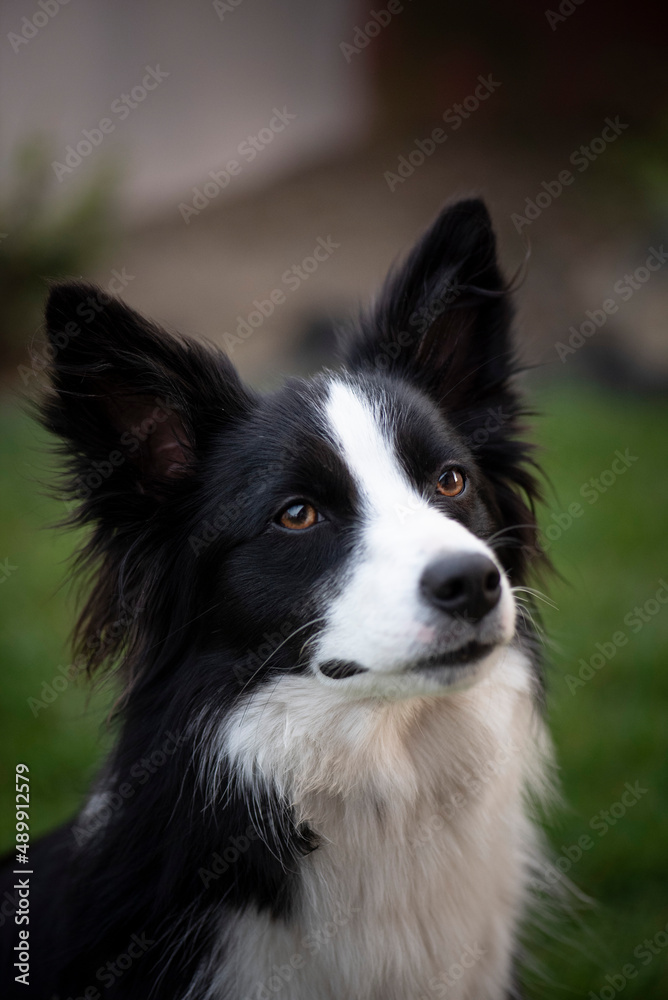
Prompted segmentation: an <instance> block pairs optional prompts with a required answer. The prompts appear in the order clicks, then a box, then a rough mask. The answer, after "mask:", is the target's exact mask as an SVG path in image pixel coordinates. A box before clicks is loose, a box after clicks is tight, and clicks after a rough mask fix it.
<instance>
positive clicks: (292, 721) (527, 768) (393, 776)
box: [198, 381, 549, 1000]
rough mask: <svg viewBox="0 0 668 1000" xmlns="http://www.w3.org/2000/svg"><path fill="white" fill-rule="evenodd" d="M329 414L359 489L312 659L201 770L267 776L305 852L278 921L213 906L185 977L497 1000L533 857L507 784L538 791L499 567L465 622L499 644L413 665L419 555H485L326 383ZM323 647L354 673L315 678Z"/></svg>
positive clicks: (518, 797) (212, 996) (418, 626)
mask: <svg viewBox="0 0 668 1000" xmlns="http://www.w3.org/2000/svg"><path fill="white" fill-rule="evenodd" d="M326 414H327V419H328V421H329V426H330V428H331V437H332V440H333V441H334V442H335V444H336V446H337V448H338V450H339V453H340V454H341V455H342V457H343V459H344V461H345V462H346V464H347V466H348V468H349V470H350V472H351V474H352V476H353V477H354V479H355V482H356V484H357V487H358V490H359V491H360V494H361V496H362V498H363V528H362V532H361V542H360V544H359V547H358V549H357V551H356V552H355V553H354V554H353V556H352V559H351V561H350V563H349V566H348V568H347V570H346V574H345V577H344V579H343V580H342V581H338V584H337V586H336V588H335V589H334V590H333V591H332V594H331V599H330V600H329V604H328V605H327V614H326V619H325V624H324V626H323V630H322V632H321V634H320V635H319V637H318V639H317V641H316V643H315V644H314V647H313V653H312V661H311V666H312V670H310V671H308V672H306V673H304V674H299V675H286V676H283V677H282V678H280V680H278V682H277V683H275V684H270V685H268V686H263V687H261V688H260V689H258V690H257V691H255V692H254V693H252V694H251V695H249V696H248V697H247V698H245V699H244V700H243V702H242V703H241V704H240V705H239V706H238V708H237V710H236V711H235V713H234V715H233V716H232V717H231V718H230V719H228V720H227V721H226V723H225V724H224V726H223V727H222V728H221V729H220V730H218V731H217V732H215V733H213V734H211V746H210V751H209V758H208V764H207V770H206V773H205V774H203V780H204V781H205V782H206V783H207V784H208V787H209V789H210V790H212V792H213V793H214V794H215V791H216V790H217V788H218V785H219V782H220V776H221V775H222V773H224V765H225V766H227V765H229V764H231V765H232V768H233V770H234V771H235V773H236V777H237V778H238V779H239V780H240V781H241V783H242V785H244V786H245V787H246V789H247V794H248V795H249V797H250V798H251V799H253V797H254V796H255V795H257V794H258V792H259V791H260V790H261V789H263V788H270V789H273V790H274V791H276V792H277V793H278V794H279V795H281V796H284V797H285V799H286V800H287V801H288V802H289V803H290V805H291V806H292V808H293V810H294V814H295V817H296V820H297V822H299V823H306V824H308V826H309V828H310V829H311V830H312V831H314V833H315V835H316V836H317V838H318V840H319V847H318V848H317V850H315V851H314V852H313V853H311V854H309V855H307V856H306V857H303V858H301V859H298V860H295V862H294V864H295V875H296V897H297V898H296V906H295V913H294V916H293V917H292V918H291V919H290V920H288V921H284V920H273V919H272V918H271V917H270V916H268V915H266V914H258V913H257V912H256V910H255V909H253V908H251V909H248V910H247V911H245V912H244V913H243V914H242V915H241V916H239V915H238V914H235V915H234V918H233V919H231V920H230V919H227V920H225V921H224V922H223V924H222V925H221V927H222V928H223V929H221V935H220V940H219V945H218V950H217V951H216V953H215V954H214V955H213V956H212V957H211V962H210V964H208V965H207V966H206V967H203V968H202V970H201V978H200V980H199V981H198V985H199V984H201V983H203V982H204V981H208V982H209V983H211V984H212V985H210V987H209V992H208V994H207V995H208V998H209V1000H219V998H222V997H228V996H230V997H234V998H235V1000H262V998H266V997H273V996H279V997H284V998H286V1000H343V998H350V1000H422V998H428V1000H431V998H436V997H443V996H445V997H447V998H448V1000H501V998H505V997H506V995H507V990H508V988H509V982H510V962H511V958H512V949H513V943H514V941H515V939H516V931H517V926H518V922H519V920H520V918H521V915H522V912H523V909H524V906H525V903H526V885H527V884H528V875H529V869H530V867H531V866H532V864H533V859H534V858H536V856H537V853H538V852H537V848H536V841H537V837H536V835H535V832H534V830H533V827H532V825H531V823H530V821H529V819H528V818H527V811H526V803H525V801H524V799H525V794H526V792H527V791H528V790H531V789H533V790H535V791H538V792H540V791H541V790H542V788H543V785H544V783H545V779H544V774H545V769H544V762H545V759H546V757H547V756H549V748H548V743H547V737H546V734H545V731H544V729H543V726H542V723H541V722H540V720H539V719H538V717H537V716H536V714H535V712H534V709H533V704H534V698H533V691H532V676H533V675H532V673H531V667H530V664H529V662H528V660H527V658H526V657H525V656H524V655H523V654H522V653H521V652H519V651H518V650H517V649H516V648H515V647H514V646H513V645H512V637H513V634H514V627H515V604H514V599H513V596H512V593H511V591H510V587H509V585H508V581H507V580H506V578H505V576H503V575H502V597H501V600H500V602H499V605H498V606H497V609H495V611H494V612H492V613H490V614H489V615H488V616H486V619H487V618H489V619H490V622H487V621H486V620H485V621H483V622H482V623H480V624H479V625H478V626H477V627H476V629H475V635H476V637H477V638H479V639H482V641H496V642H497V647H496V649H495V650H494V652H492V653H491V654H490V655H488V656H487V657H486V658H485V660H484V661H483V662H482V663H481V664H478V665H476V666H474V667H470V668H462V670H461V671H460V672H459V673H457V672H455V676H456V677H457V681H458V683H457V684H456V685H454V686H452V685H450V686H449V682H448V680H447V679H445V678H441V679H440V680H437V679H434V678H433V677H431V676H429V677H425V676H424V675H415V674H414V673H413V672H411V670H410V666H411V662H412V661H414V660H415V659H419V658H422V657H424V656H425V655H428V654H429V651H430V649H433V648H434V643H435V642H436V641H437V639H438V629H439V622H438V613H437V612H434V611H432V610H431V609H430V608H429V607H428V605H427V604H426V602H424V601H423V599H422V598H421V596H420V590H419V580H420V577H421V574H422V572H423V571H424V569H425V568H426V566H427V565H428V564H429V563H430V562H431V561H432V560H434V559H437V558H439V557H442V556H444V555H447V554H448V553H461V552H483V553H485V554H486V555H488V556H489V557H490V558H494V557H493V554H492V553H491V551H490V550H489V549H488V547H487V546H486V545H485V544H484V543H483V542H482V541H481V540H480V539H478V538H476V537H475V536H474V535H473V534H472V533H471V532H470V531H468V530H467V529H466V528H465V527H463V526H462V525H461V524H459V523H458V522H457V521H454V520H453V519H451V518H448V517H446V516H444V515H443V514H442V513H440V512H439V511H438V510H437V509H435V508H434V507H433V506H432V505H431V504H430V503H429V502H428V501H427V499H426V498H425V497H423V496H420V495H419V494H418V493H417V492H416V490H415V489H414V488H413V487H412V486H411V484H410V482H409V480H408V478H407V476H406V475H405V474H404V472H403V471H402V469H401V466H400V464H399V461H398V459H397V456H396V454H395V453H394V449H393V446H392V443H391V438H390V435H389V434H388V433H387V432H386V429H384V427H383V414H382V412H380V411H379V410H378V409H376V408H375V407H374V405H373V404H372V403H371V402H370V401H369V400H368V399H366V398H365V397H364V396H363V395H362V394H361V393H359V392H358V391H356V390H355V389H353V388H352V387H351V386H350V385H349V384H347V383H344V382H341V381H334V382H333V383H332V384H331V387H330V393H329V397H328V399H327V403H326ZM486 629H487V630H488V631H487V633H486V632H485V630H486ZM469 638H470V636H466V637H465V638H464V639H463V640H462V641H461V642H457V643H455V644H454V646H455V648H456V647H457V646H459V645H463V643H464V642H465V641H468V639H469ZM329 659H335V660H351V661H354V662H356V663H360V664H362V665H363V666H364V667H366V669H367V673H365V674H364V675H362V676H361V677H357V676H355V677H351V678H346V679H343V680H334V679H327V678H325V677H323V676H322V675H321V674H320V672H319V671H318V670H317V665H318V664H320V663H323V662H324V661H326V660H329ZM443 673H444V674H445V675H447V674H448V671H444V672H443ZM351 696H352V697H351Z"/></svg>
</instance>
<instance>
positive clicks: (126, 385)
mask: <svg viewBox="0 0 668 1000" xmlns="http://www.w3.org/2000/svg"><path fill="white" fill-rule="evenodd" d="M46 325H47V333H48V337H49V341H50V345H51V356H52V359H53V360H52V364H51V371H50V380H51V385H52V387H53V391H52V392H51V393H50V395H49V396H48V398H47V399H46V401H45V402H44V403H43V406H42V415H43V421H44V423H45V424H46V426H47V427H48V429H49V430H51V431H52V432H53V433H55V434H57V435H58V436H60V438H62V439H63V441H64V447H63V449H62V450H63V451H64V452H65V453H66V455H67V456H68V460H69V463H70V470H69V471H70V473H71V478H70V479H69V483H68V492H69V494H70V497H71V499H72V500H73V501H74V502H75V503H76V502H80V501H85V504H84V508H85V510H84V517H88V518H92V517H99V516H100V515H102V514H105V513H106V514H107V515H109V514H111V513H112V512H116V513H119V512H120V511H121V510H122V508H123V505H124V504H125V503H128V502H129V501H131V500H132V498H133V497H134V498H135V501H136V503H138V504H139V506H142V505H143V506H144V508H146V506H147V505H151V504H156V503H158V502H160V500H161V499H163V498H164V496H165V495H167V493H168V492H169V491H170V489H172V488H174V486H175V485H178V480H180V479H182V478H183V477H186V476H188V475H189V474H190V473H191V472H192V471H193V470H194V468H195V466H196V461H197V456H198V454H199V452H200V451H201V449H202V448H203V447H204V446H205V444H206V440H207V437H208V436H209V435H211V434H212V433H213V432H214V431H215V430H216V429H217V428H219V427H220V426H221V425H222V424H224V423H225V422H227V421H231V420H234V419H235V418H238V417H239V416H240V415H241V414H242V413H244V412H246V411H247V409H248V406H249V403H250V400H249V396H248V394H247V393H246V391H245V390H244V389H243V387H242V385H241V383H240V381H239V378H238V376H237V374H236V372H235V370H234V368H233V366H232V365H231V363H230V362H229V361H228V359H227V358H226V357H225V356H224V355H223V354H222V353H220V352H216V351H214V350H211V349H208V348H205V347H204V346H202V345H199V344H196V343H195V342H193V341H190V340H186V339H185V338H184V339H177V338H176V337H172V336H170V335H168V334H167V333H165V332H164V331H163V330H161V329H159V328H158V327H156V326H154V325H153V324H152V323H149V322H148V321H147V320H145V319H144V318H143V317H142V316H140V315H139V314H138V313H136V312H134V311H133V310H132V309H130V308H128V306H126V305H124V304H123V303H122V302H120V301H119V300H117V299H113V298H111V297H110V296H109V295H107V294H106V293H104V292H102V291H101V290H100V289H96V288H95V287H93V286H91V285H85V284H78V283H73V284H63V285H57V286H55V287H54V288H53V289H52V291H51V294H50V296H49V300H48V304H47V307H46Z"/></svg>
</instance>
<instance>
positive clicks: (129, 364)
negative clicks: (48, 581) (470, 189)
mask: <svg viewBox="0 0 668 1000" xmlns="http://www.w3.org/2000/svg"><path fill="white" fill-rule="evenodd" d="M510 322H511V307H510V303H509V294H508V290H507V287H506V285H505V283H504V281H503V279H502V277H501V274H500V272H499V269H498V265H497V261H496V249H495V239H494V235H493V232H492V228H491V224H490V220H489V216H488V214H487V211H486V209H485V207H484V206H483V204H482V203H481V202H479V201H475V200H469V201H463V202H459V203H457V204H455V205H453V206H451V207H449V208H447V209H445V210H444V211H443V212H442V214H441V215H440V216H439V218H438V219H437V221H436V222H435V223H434V225H433V226H432V228H431V229H430V230H429V231H428V232H427V233H426V234H425V235H424V237H423V238H422V239H421V241H420V242H419V243H418V245H417V246H416V248H415V249H414V250H413V251H412V253H411V254H410V256H409V257H408V259H407V260H406V261H405V263H404V264H403V265H401V266H400V267H399V268H398V269H396V271H394V272H393V273H392V274H391V275H390V277H389V279H388V281H387V283H386V286H385V288H384V290H383V292H382V294H381V295H380V297H379V299H378V302H377V304H376V305H375V306H374V307H373V309H371V310H370V311H369V312H368V313H367V314H365V315H364V316H363V317H361V318H360V320H359V322H358V323H357V324H356V326H355V328H354V329H353V330H351V332H350V335H349V337H348V342H347V344H346V346H345V347H344V349H343V364H342V366H341V368H340V369H337V370H334V371H326V372H324V373H322V374H320V375H317V376H315V377H314V378H311V379H309V380H299V379H292V380H289V381H287V382H286V384H285V385H284V387H283V388H281V389H279V390H278V391H276V392H274V393H271V394H269V395H264V396H259V395H257V394H256V393H255V392H254V391H252V390H251V389H249V388H248V387H246V386H244V385H242V383H241V382H240V380H239V378H238V376H237V374H236V372H235V370H234V368H233V366H232V365H231V363H230V361H229V360H228V359H227V358H226V357H225V356H223V355H222V354H221V353H220V352H219V351H217V350H215V349H213V348H208V347H204V346H201V345H198V344H196V343H194V342H192V341H189V340H186V339H181V338H179V339H177V338H175V337H172V336H168V335H167V334H166V333H164V332H163V331H162V330H160V329H158V328H156V327H155V326H153V325H152V324H150V323H148V322H147V321H146V320H144V319H143V318H141V317H140V316H138V315H137V314H136V313H135V312H133V311H132V310H130V309H129V308H127V307H126V306H125V305H123V304H122V303H120V302H118V301H116V300H113V301H107V300H106V299H105V300H104V301H103V299H102V297H101V296H100V294H99V293H98V292H96V290H95V289H94V288H91V287H88V286H84V285H79V284H70V285H60V286H57V287H55V288H54V289H53V290H52V292H51V296H50V299H49V304H48V307H47V328H48V333H49V337H50V338H51V343H52V345H53V353H54V360H53V365H52V372H51V381H52V390H51V392H50V395H49V397H48V399H47V400H46V401H45V402H44V404H43V407H42V414H43V420H44V422H45V423H46V425H47V426H48V427H49V429H50V430H51V431H52V432H54V433H55V434H56V435H58V436H59V438H60V439H61V441H62V443H63V451H64V453H65V456H66V460H67V470H68V471H67V474H66V478H65V482H64V486H65V495H66V496H67V497H68V498H69V500H70V502H72V501H77V503H76V504H75V507H76V520H77V522H78V523H84V524H87V525H90V526H91V528H92V531H91V534H90V536H89V540H88V542H87V546H86V548H85V549H84V551H83V553H82V556H81V562H82V564H83V568H84V569H85V570H88V571H89V572H90V573H91V574H92V590H91V597H90V600H89V603H88V605H87V607H86V609H85V611H84V614H83V616H82V619H81V621H80V624H79V642H80V647H81V649H83V651H84V652H85V654H86V657H87V660H88V664H89V669H90V671H91V672H92V671H93V670H96V669H99V668H101V667H102V666H104V665H105V664H114V665H115V666H116V669H117V672H118V679H119V681H120V684H121V694H120V697H119V700H118V702H117V707H116V716H115V717H116V725H117V727H118V733H117V740H116V744H115V748H114V750H113V751H112V753H111V756H110V757H109V759H108V760H107V762H106V764H105V766H104V768H103V770H102V772H101V775H100V777H99V779H98V781H97V783H96V787H95V788H94V790H93V792H92V794H91V796H90V798H89V801H88V802H87V804H86V805H85V807H84V809H83V811H82V813H81V814H80V815H79V816H78V817H77V818H76V819H75V820H74V821H73V822H72V823H71V824H68V825H67V826H66V827H64V828H63V829H61V830H59V831H57V832H55V833H54V834H52V835H50V836H49V837H47V838H46V839H44V840H43V841H41V842H40V843H39V844H38V845H36V846H35V847H34V848H33V855H32V862H33V868H34V872H35V874H34V876H33V894H32V907H31V912H32V914H33V917H32V922H31V929H30V933H31V948H32V954H33V955H34V956H35V958H34V963H33V969H32V986H31V988H30V990H29V991H26V990H24V989H23V988H19V987H15V988H14V989H15V992H16V995H21V996H26V995H30V996H35V997H45V998H51V997H56V996H57V997H59V998H63V1000H64V998H67V997H80V996H89V995H90V996H95V994H94V993H90V994H86V993H85V990H86V989H89V988H90V989H91V990H92V989H97V990H98V991H99V996H100V997H103V998H104V1000H109V998H115V997H123V998H132V1000H135V998H136V1000H149V998H151V997H157V998H170V1000H171V998H174V1000H223V998H225V1000H250V998H253V1000H259V998H265V997H274V996H278V997H283V998H285V1000H288V998H290V1000H343V998H350V1000H418V998H423V997H426V998H432V997H443V996H445V997H448V998H451V1000H501V998H508V997H510V996H518V995H519V992H518V987H517V981H516V979H515V963H516V959H517V956H518V951H519V945H518V934H519V930H520V927H521V924H522V921H523V918H524V916H525V914H526V911H527V906H528V903H529V898H528V888H527V887H528V885H529V882H530V879H531V871H532V866H534V865H535V863H536V860H537V858H538V856H539V846H538V837H537V834H536V832H535V830H534V827H533V825H532V822H531V819H530V807H529V805H528V797H530V796H531V795H532V794H537V795H539V796H540V795H542V794H543V793H544V791H545V788H546V786H547V784H548V782H547V781H546V777H545V775H546V768H547V767H549V741H548V739H547V736H546V732H545V728H544V723H543V720H542V715H541V708H540V703H541V678H540V668H539V664H538V659H537V653H536V643H535V637H534V635H533V630H532V626H531V621H532V619H531V616H530V615H528V614H527V613H526V611H525V607H526V604H525V603H524V602H525V600H526V598H527V596H528V592H523V595H522V598H521V599H518V597H517V596H516V593H517V588H520V589H521V588H522V587H523V585H524V584H525V582H526V580H527V576H528V571H529V565H530V563H531V561H532V560H536V559H537V558H539V553H538V550H537V543H536V529H535V521H534V516H533V502H534V499H535V498H536V496H537V489H536V485H535V481H534V478H533V475H532V462H531V459H530V450H529V447H528V446H527V445H526V444H525V443H523V442H522V440H521V425H520V421H521V413H522V410H521V403H520V401H519V400H518V396H517V393H516V390H515V388H514V387H513V385H512V378H513V375H514V371H515V365H514V362H513V356H512V347H511V343H510ZM112 453H113V457H111V456H112ZM103 463H106V465H104V464H103ZM453 466H454V467H456V468H457V469H458V470H460V472H461V473H462V474H463V475H464V477H465V482H466V487H465V489H464V491H463V492H462V494H461V495H459V496H456V497H446V496H442V495H441V494H440V493H439V492H438V489H437V484H438V481H439V476H441V474H442V472H443V470H444V469H446V468H449V467H453ZM95 470H97V472H98V476H97V479H91V472H92V471H95ZM98 480H99V483H98ZM91 482H94V483H96V484H97V485H95V486H94V487H92V486H91ZM83 484H85V485H83ZM305 502H308V503H309V504H311V505H312V506H313V507H314V508H315V509H317V511H318V512H319V520H318V521H317V522H316V523H314V524H313V526H312V527H309V528H306V529H303V530H293V529H291V528H288V527H285V526H283V525H282V524H281V523H279V521H277V518H280V515H281V512H282V511H283V510H284V509H285V508H286V507H287V506H290V504H293V505H295V504H296V505H298V504H299V503H302V504H303V503H305ZM472 557H480V559H482V560H483V562H484V563H485V564H486V565H487V566H490V565H491V566H492V570H493V573H492V575H494V574H496V576H497V581H498V593H497V595H496V598H495V603H494V604H493V606H490V608H489V610H488V611H485V613H484V614H480V613H478V614H477V615H468V614H467V613H466V609H464V612H463V613H462V614H456V613H454V612H453V613H450V611H448V610H447V607H441V606H439V605H438V602H436V603H435V602H434V600H433V599H431V597H430V592H428V590H426V589H425V586H426V585H425V579H426V577H425V574H426V572H427V571H428V569H429V567H434V566H436V567H437V568H439V567H440V569H439V572H441V573H442V572H446V575H447V571H448V567H450V566H452V567H455V566H459V565H460V564H461V565H469V563H470V559H471V558H472ZM462 560H463V562H462ZM494 567H496V569H495V568H494ZM497 570H498V571H499V573H500V579H499V576H498V574H497V573H496V571H497ZM432 597H433V594H432ZM518 600H520V601H521V603H518ZM170 741H171V742H170ZM166 745H168V746H169V752H167V751H165V749H164V748H165V746H166ZM161 748H163V749H162V750H161ZM152 755H153V757H152ZM147 760H148V761H150V760H153V762H154V766H152V768H151V769H150V771H149V776H148V777H139V775H140V774H142V775H145V773H146V772H145V770H144V771H142V764H141V762H142V761H143V762H144V763H146V761H147ZM156 761H159V762H160V763H157V764H156V763H155V762H156ZM124 786H125V791H124ZM128 788H129V789H130V792H128ZM11 885H12V879H11V876H8V877H7V879H6V880H5V884H3V886H2V887H0V888H3V889H4V888H5V887H11ZM10 891H11V890H10ZM14 930H15V929H14V927H13V925H6V926H5V929H4V931H3V937H4V939H5V940H6V941H7V944H8V945H9V944H13V943H14V942H13V941H12V940H10V939H12V937H13V931H14ZM132 935H136V936H137V937H136V939H134V940H139V941H141V942H143V944H142V947H143V948H144V950H143V951H141V948H140V947H139V946H136V947H135V949H134V951H135V952H141V953H140V954H138V955H137V957H132V958H131V962H130V965H129V966H127V967H126V968H123V969H120V970H118V967H117V966H116V965H114V968H115V969H117V970H118V971H119V975H114V976H113V977H112V978H111V981H110V975H111V974H110V973H108V974H107V975H106V978H103V979H101V978H100V970H102V972H103V973H104V970H105V969H107V968H108V966H107V963H109V962H112V964H113V963H114V961H115V960H116V958H117V956H120V955H126V954H128V949H129V947H130V944H131V941H132V940H133V938H132ZM131 955H132V952H131ZM5 962H7V965H6V966H5V973H4V974H5V975H6V976H7V977H8V980H9V981H11V979H12V978H13V974H12V973H11V971H9V967H10V963H11V959H5ZM124 964H126V960H124Z"/></svg>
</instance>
